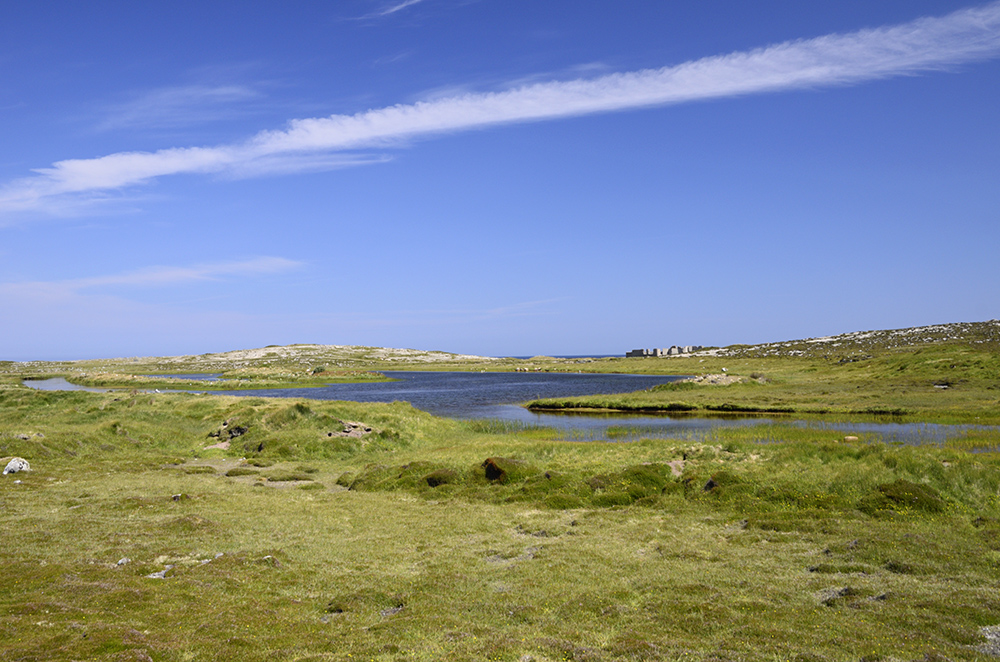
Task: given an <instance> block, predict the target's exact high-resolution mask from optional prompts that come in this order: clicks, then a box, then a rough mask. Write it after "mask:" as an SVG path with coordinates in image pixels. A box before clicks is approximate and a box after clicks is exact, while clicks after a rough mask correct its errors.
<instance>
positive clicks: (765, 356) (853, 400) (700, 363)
mask: <svg viewBox="0 0 1000 662" xmlns="http://www.w3.org/2000/svg"><path fill="white" fill-rule="evenodd" d="M792 346H793V347H794V346H795V345H792ZM796 352H801V354H799V353H796ZM726 353H727V355H726V356H711V357H700V358H699V357H691V358H670V359H630V361H635V362H636V363H637V364H640V365H638V366H637V370H638V369H641V367H643V365H645V366H646V369H650V368H649V365H650V364H659V365H661V366H663V365H664V364H666V365H669V366H670V367H671V368H672V369H673V370H675V371H676V373H677V374H698V375H706V374H713V373H714V374H715V377H716V379H715V381H717V382H721V383H712V379H706V380H704V381H701V382H699V383H694V382H679V383H673V384H664V385H661V386H657V387H654V388H652V389H649V390H647V391H642V392H639V393H630V394H622V395H597V396H587V397H579V398H559V399H547V400H538V401H535V402H532V403H529V405H528V406H529V407H530V408H532V409H536V410H556V409H606V410H616V411H631V412H635V411H639V412H677V413H683V412H692V413H698V414H699V415H705V414H712V413H766V414H795V415H797V416H801V415H807V414H833V415H837V416H841V417H843V416H891V417H894V418H896V419H899V420H904V421H905V420H911V421H912V420H919V421H934V422H940V423H981V424H997V423H1000V338H987V339H984V340H982V341H980V342H970V341H969V340H968V339H959V340H953V339H946V340H932V341H930V342H920V343H917V344H916V345H905V346H885V345H877V346H876V345H870V346H867V347H865V348H864V349H863V350H857V349H848V350H845V351H842V352H832V353H827V354H817V353H816V352H815V350H814V352H813V353H812V354H808V355H807V354H805V352H804V350H796V349H783V350H781V352H778V350H774V349H772V348H770V346H760V347H757V348H749V349H748V348H730V349H728V350H727V352H726Z"/></svg>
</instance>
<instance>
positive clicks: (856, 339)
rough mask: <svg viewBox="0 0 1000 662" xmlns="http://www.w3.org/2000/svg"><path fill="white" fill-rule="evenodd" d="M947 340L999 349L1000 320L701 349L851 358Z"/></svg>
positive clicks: (742, 354) (722, 352)
mask: <svg viewBox="0 0 1000 662" xmlns="http://www.w3.org/2000/svg"><path fill="white" fill-rule="evenodd" d="M946 342H956V343H966V344H969V345H980V346H981V345H990V346H993V347H995V348H996V349H997V350H998V351H1000V320H990V321H988V322H953V323H950V324H933V325H930V326H914V327H910V328H906V329H888V330H883V331H852V332H851V333H842V334H840V335H838V336H824V337H821V338H806V339H805V340H786V341H783V342H772V343H764V344H760V345H730V346H728V347H723V348H720V349H714V350H709V351H708V352H702V354H711V355H713V356H733V357H753V358H758V357H766V356H788V357H792V356H805V357H829V356H831V355H836V356H845V357H850V356H866V355H870V354H872V353H873V352H885V351H891V350H895V349H902V348H912V347H916V346H920V345H930V344H939V343H946Z"/></svg>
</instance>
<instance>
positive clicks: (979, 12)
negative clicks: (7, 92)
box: [0, 0, 1000, 213]
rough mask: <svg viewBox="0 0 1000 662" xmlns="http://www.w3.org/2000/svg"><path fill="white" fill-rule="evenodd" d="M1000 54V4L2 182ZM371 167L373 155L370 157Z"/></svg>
mask: <svg viewBox="0 0 1000 662" xmlns="http://www.w3.org/2000/svg"><path fill="white" fill-rule="evenodd" d="M408 4H412V0H411V2H409V3H407V2H403V3H400V4H398V5H394V7H398V9H396V11H398V10H399V9H402V8H404V7H405V6H407V5H408ZM390 9H392V8H390ZM998 55H1000V2H992V3H990V4H987V5H984V6H981V7H976V8H970V9H964V10H960V11H957V12H954V13H952V14H949V15H947V16H944V17H940V18H921V19H918V20H915V21H912V22H909V23H905V24H901V25H897V26H890V27H883V28H877V29H867V30H861V31H858V32H852V33H848V34H831V35H826V36H823V37H818V38H814V39H805V40H798V41H791V42H785V43H782V44H777V45H773V46H767V47H764V48H759V49H755V50H751V51H744V52H736V53H730V54H727V55H719V56H713V57H707V58H703V59H700V60H693V61H690V62H686V63H683V64H679V65H675V66H670V67H663V68H661V69H647V70H642V71H632V72H622V73H613V74H608V75H604V76H599V77H595V78H580V79H576V80H569V81H549V82H537V83H532V84H527V85H522V86H519V87H516V88H513V89H508V90H504V91H498V92H484V93H465V94H456V95H455V96H451V97H446V98H435V99H433V100H428V101H420V102H417V103H413V104H399V105H395V106H390V107H387V108H377V109H372V110H367V111H364V112H361V113H357V114H355V115H332V116H329V117H320V118H311V119H297V120H292V121H291V122H289V123H288V125H287V126H286V127H285V128H283V129H280V130H273V131H264V132H261V133H259V134H257V135H255V136H252V137H251V138H249V139H248V140H246V141H244V142H240V143H232V144H225V145H218V146H212V147H178V148H172V149H164V150H160V151H157V152H120V153H116V154H109V155H107V156H103V157H99V158H93V159H70V160H65V161H58V162H56V163H54V164H52V166H50V167H48V168H39V169H37V170H35V172H36V175H34V176H30V177H25V178H22V179H18V180H14V181H12V182H10V183H8V184H7V185H6V186H4V187H2V188H0V213H2V212H8V213H9V212H14V211H26V210H40V211H49V210H51V209H52V208H54V207H55V206H56V204H63V205H65V204H67V200H69V201H73V200H83V201H86V200H89V199H91V198H93V197H94V196H95V195H102V194H105V193H106V192H108V191H112V190H116V189H122V188H124V187H129V186H134V185H137V184H142V183H144V182H147V181H149V180H151V179H155V178H158V177H163V176H166V175H172V174H180V173H225V174H230V175H235V176H238V175H239V174H240V173H252V174H257V175H260V174H267V173H269V172H275V171H279V172H281V171H283V172H287V171H289V169H292V168H293V167H294V164H295V163H296V162H297V160H299V159H302V161H303V163H304V164H308V165H310V166H311V167H315V165H316V163H317V162H322V161H323V159H322V158H320V159H318V160H317V158H316V155H326V156H331V155H337V154H343V153H345V152H346V153H348V154H349V153H350V152H352V151H357V150H373V149H380V148H387V147H391V146H397V145H399V144H401V143H402V142H403V141H406V140H412V139H415V138H419V137H423V136H432V135H437V134H446V133H453V132H458V131H466V130H471V129H477V128H483V127H489V126H496V125H501V124H505V123H514V122H529V121H541V120H547V119H556V118H562V117H570V116H577V115H585V114H591V113H607V112H614V111H621V110H627V109H634V108H643V107H651V106H665V105H671V104H680V103H685V102H690V101H696V100H703V99H718V98H726V97H734V96H739V95H745V94H756V93H763V92H774V91H779V90H792V89H802V88H814V87H820V86H831V85H848V84H854V83H860V82H863V81H869V80H873V79H878V78H885V77H889V76H899V75H908V74H915V73H918V72H924V71H933V70H943V69H947V68H948V67H952V66H955V65H957V64H961V63H965V62H972V61H976V60H982V59H987V58H993V57H996V56H998ZM345 156H347V155H346V154H345ZM304 157H310V158H304ZM330 162H331V165H343V164H345V163H349V162H350V157H348V158H346V159H345V160H344V161H338V160H337V159H336V158H333V159H330ZM361 162H367V157H365V158H362V159H361ZM272 164H273V166H272Z"/></svg>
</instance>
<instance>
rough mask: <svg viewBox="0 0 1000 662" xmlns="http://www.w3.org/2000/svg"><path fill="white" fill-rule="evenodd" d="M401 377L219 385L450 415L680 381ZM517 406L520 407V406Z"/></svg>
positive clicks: (482, 414)
mask: <svg viewBox="0 0 1000 662" xmlns="http://www.w3.org/2000/svg"><path fill="white" fill-rule="evenodd" d="M383 374H385V375H386V376H387V377H392V378H393V379H396V380H397V381H393V382H374V383H360V384H329V385H327V386H322V387H318V388H289V389H262V390H253V391H215V393H222V394H226V395H257V396H263V397H269V398H310V399H313V400H352V401H354V402H395V401H400V400H401V401H405V402H409V403H410V404H412V405H413V406H414V407H416V408H417V409H422V410H424V411H426V412H430V413H431V414H434V415H436V416H449V417H451V418H497V417H500V418H503V417H505V416H504V414H503V412H504V411H506V409H507V408H505V407H503V405H515V404H517V403H521V402H527V401H529V400H536V399H538V398H559V397H569V396H576V395H592V394H595V393H628V392H631V391H641V390H643V389H647V388H650V387H653V386H656V385H657V384H666V383H668V382H673V381H677V380H678V379H682V378H681V377H675V376H669V375H600V374H578V373H545V372H419V371H412V372H411V371H385V372H384V373H383ZM515 409H519V410H520V409H521V408H520V407H515Z"/></svg>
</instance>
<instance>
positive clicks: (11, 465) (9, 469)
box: [3, 457, 31, 476]
mask: <svg viewBox="0 0 1000 662" xmlns="http://www.w3.org/2000/svg"><path fill="white" fill-rule="evenodd" d="M19 471H31V465H29V464H28V461H27V460H25V459H24V458H23V457H15V458H14V459H13V460H11V461H10V462H8V463H7V466H6V467H5V468H4V470H3V473H4V475H5V476H6V475H7V474H16V473H17V472H19Z"/></svg>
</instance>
